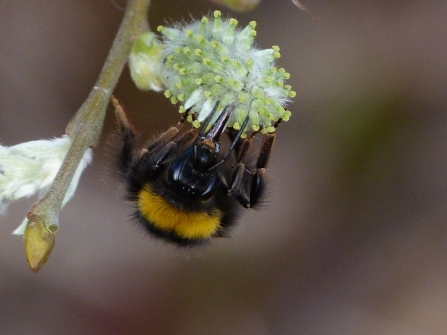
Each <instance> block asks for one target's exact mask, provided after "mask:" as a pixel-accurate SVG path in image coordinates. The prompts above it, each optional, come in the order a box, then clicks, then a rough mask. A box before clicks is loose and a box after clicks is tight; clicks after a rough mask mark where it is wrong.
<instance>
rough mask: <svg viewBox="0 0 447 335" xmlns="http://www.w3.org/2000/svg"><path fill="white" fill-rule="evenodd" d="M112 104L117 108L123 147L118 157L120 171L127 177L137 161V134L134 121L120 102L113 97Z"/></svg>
mask: <svg viewBox="0 0 447 335" xmlns="http://www.w3.org/2000/svg"><path fill="white" fill-rule="evenodd" d="M111 100H112V103H113V105H114V107H115V116H116V120H117V121H118V126H119V132H120V135H121V140H122V145H121V149H120V152H119V155H118V171H119V173H120V174H122V175H123V176H125V175H126V174H127V173H128V172H129V169H130V167H131V165H132V162H133V161H134V160H135V146H136V132H135V130H134V126H133V124H132V121H131V120H130V118H129V117H128V116H127V114H126V111H125V110H124V108H123V106H121V104H120V103H119V101H118V100H117V99H116V98H115V97H114V96H112V98H111Z"/></svg>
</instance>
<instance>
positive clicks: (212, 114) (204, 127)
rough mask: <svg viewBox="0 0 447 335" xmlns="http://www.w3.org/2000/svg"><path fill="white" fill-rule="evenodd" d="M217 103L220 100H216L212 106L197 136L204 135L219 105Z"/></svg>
mask: <svg viewBox="0 0 447 335" xmlns="http://www.w3.org/2000/svg"><path fill="white" fill-rule="evenodd" d="M219 104H220V100H217V101H216V104H215V105H214V107H213V110H212V111H211V113H210V115H209V116H208V117H207V119H206V121H205V124H204V125H203V127H202V130H201V131H200V134H199V137H198V138H202V137H203V136H204V135H205V132H206V129H207V128H208V126H209V125H210V123H211V119H212V118H213V116H214V114H215V113H216V111H217V108H218V107H219Z"/></svg>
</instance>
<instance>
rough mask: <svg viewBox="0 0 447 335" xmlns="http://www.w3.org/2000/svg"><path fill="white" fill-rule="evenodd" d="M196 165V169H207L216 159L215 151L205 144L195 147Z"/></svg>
mask: <svg viewBox="0 0 447 335" xmlns="http://www.w3.org/2000/svg"><path fill="white" fill-rule="evenodd" d="M197 151H198V153H197V156H196V167H197V168H198V170H207V168H209V167H210V165H211V164H213V163H214V161H215V159H216V152H215V151H214V150H212V149H211V148H209V147H207V146H200V147H198V148H197Z"/></svg>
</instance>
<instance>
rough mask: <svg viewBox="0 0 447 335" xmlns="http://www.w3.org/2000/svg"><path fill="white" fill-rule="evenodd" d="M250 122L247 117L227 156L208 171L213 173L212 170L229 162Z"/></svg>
mask: <svg viewBox="0 0 447 335" xmlns="http://www.w3.org/2000/svg"><path fill="white" fill-rule="evenodd" d="M249 120H250V118H249V116H248V115H247V117H246V118H245V120H244V123H242V126H241V129H239V131H238V133H237V134H236V136H235V137H234V139H233V142H232V143H231V145H230V147H229V148H228V150H227V152H226V153H225V156H224V157H223V158H222V160H221V161H220V162H219V163H216V164H215V165H213V166H212V167H210V168H209V169H208V171H212V170H214V169H216V168H218V167H219V166H221V165H222V164H223V163H225V162H226V161H227V159H228V157H229V156H230V154H231V152H232V151H233V149H234V147H235V146H236V144H237V142H238V141H239V140H240V138H241V136H242V134H243V133H244V131H245V128H246V127H247V124H248V121H249Z"/></svg>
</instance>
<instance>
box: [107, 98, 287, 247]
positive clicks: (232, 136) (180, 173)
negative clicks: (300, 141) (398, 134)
mask: <svg viewBox="0 0 447 335" xmlns="http://www.w3.org/2000/svg"><path fill="white" fill-rule="evenodd" d="M113 102H114V104H115V107H116V108H115V109H116V114H117V119H118V123H119V132H120V138H121V143H122V144H121V148H120V151H119V154H118V156H119V157H118V170H119V174H120V176H121V178H122V179H123V180H124V181H125V182H126V185H127V198H128V200H130V201H131V202H133V203H134V204H135V207H136V211H135V214H134V216H135V218H136V219H137V220H138V221H139V222H140V223H141V224H142V225H143V226H144V227H145V228H146V229H147V230H148V231H149V232H150V233H151V234H152V235H154V236H156V237H158V238H161V239H164V240H167V241H169V242H174V243H175V244H177V245H181V246H184V245H194V244H201V243H204V242H206V241H209V240H210V239H211V238H214V237H222V236H228V232H229V230H230V228H231V227H232V226H233V225H234V224H235V222H236V219H237V216H238V213H239V209H240V208H241V205H242V206H243V207H245V208H256V206H257V205H258V204H259V202H260V200H261V198H262V196H263V194H264V191H265V167H266V165H267V162H268V159H269V156H270V153H271V150H272V146H273V143H274V140H275V135H274V134H266V135H264V138H263V141H262V144H261V146H260V151H259V154H258V157H257V159H256V160H250V159H247V157H248V156H250V154H251V151H253V147H252V140H253V138H254V136H255V135H256V133H257V132H254V133H251V134H250V135H248V136H247V137H246V138H242V134H243V133H244V129H245V127H246V126H247V123H248V118H247V119H246V120H245V122H244V123H243V124H242V126H241V128H240V130H235V129H232V128H231V129H230V128H228V129H227V127H226V124H227V121H228V118H229V116H230V113H231V106H230V107H225V109H224V110H223V111H222V112H220V113H221V114H220V115H219V116H218V117H217V119H216V121H215V122H214V123H213V124H211V120H212V119H213V116H217V114H216V113H217V109H218V106H219V102H217V103H216V105H215V106H214V108H213V110H212V112H211V113H210V115H209V116H208V117H207V119H206V120H205V121H204V124H203V125H202V126H201V128H199V129H195V128H192V129H190V130H188V131H184V132H181V128H182V126H183V124H184V121H185V120H186V117H187V114H188V112H185V114H184V115H183V117H182V119H181V120H180V121H179V122H178V124H177V125H176V126H175V127H171V128H169V129H168V130H167V131H165V132H164V133H162V134H161V136H159V137H158V138H157V139H156V140H154V141H152V142H151V143H149V144H148V145H146V146H145V147H144V148H142V149H138V148H137V134H136V132H135V130H134V129H133V126H132V125H131V122H130V121H129V119H128V118H127V116H126V114H125V112H124V110H123V109H122V107H121V106H119V104H118V102H117V101H116V100H114V101H113ZM215 114H216V115H215ZM278 123H279V122H278ZM223 135H225V136H227V137H228V138H229V141H225V143H228V144H227V145H226V146H227V148H226V149H225V150H224V149H223V147H224V145H223V144H224V142H223V141H222V140H221V138H222V137H223Z"/></svg>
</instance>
